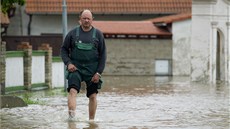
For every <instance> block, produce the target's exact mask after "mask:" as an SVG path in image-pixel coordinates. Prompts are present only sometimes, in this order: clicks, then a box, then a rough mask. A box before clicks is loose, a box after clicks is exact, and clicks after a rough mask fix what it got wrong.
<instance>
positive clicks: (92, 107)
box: [89, 93, 97, 120]
mask: <svg viewBox="0 0 230 129" xmlns="http://www.w3.org/2000/svg"><path fill="white" fill-rule="evenodd" d="M96 110H97V94H96V93H94V94H91V95H90V96H89V120H94V117H95V114H96Z"/></svg>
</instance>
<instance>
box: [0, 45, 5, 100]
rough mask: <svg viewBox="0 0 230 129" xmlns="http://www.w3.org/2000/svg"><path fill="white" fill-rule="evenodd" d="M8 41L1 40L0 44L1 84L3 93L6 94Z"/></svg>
mask: <svg viewBox="0 0 230 129" xmlns="http://www.w3.org/2000/svg"><path fill="white" fill-rule="evenodd" d="M5 75H6V42H2V41H1V46H0V86H1V95H4V94H5V82H6V76H5Z"/></svg>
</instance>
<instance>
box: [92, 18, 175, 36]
mask: <svg viewBox="0 0 230 129" xmlns="http://www.w3.org/2000/svg"><path fill="white" fill-rule="evenodd" d="M93 26H94V27H96V28H98V29H100V30H101V31H102V32H103V33H104V34H115V35H168V36H170V35H172V34H171V33H170V32H167V31H165V30H162V29H160V28H157V27H156V26H154V25H153V24H152V22H151V21H93Z"/></svg>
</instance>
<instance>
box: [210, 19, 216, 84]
mask: <svg viewBox="0 0 230 129" xmlns="http://www.w3.org/2000/svg"><path fill="white" fill-rule="evenodd" d="M211 24H212V40H211V43H210V61H209V67H210V75H209V76H210V82H211V83H216V49H217V24H218V22H211Z"/></svg>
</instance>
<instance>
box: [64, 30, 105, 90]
mask: <svg viewBox="0 0 230 129" xmlns="http://www.w3.org/2000/svg"><path fill="white" fill-rule="evenodd" d="M79 29H80V28H79V27H77V28H76V37H77V40H76V41H75V46H74V49H73V50H72V52H71V60H72V63H73V64H74V65H75V66H77V70H78V72H79V73H80V75H81V81H85V82H86V84H87V86H89V85H91V83H92V82H90V81H91V79H92V77H93V75H94V74H95V73H96V72H97V68H98V56H97V53H98V51H97V47H96V44H95V43H94V39H95V38H96V29H95V28H93V35H92V38H91V39H92V40H91V42H89V43H84V42H82V41H80V40H79V31H80V30H79ZM73 75H75V74H72V73H71V72H68V74H67V79H68V78H69V76H73ZM76 77H78V78H79V76H76ZM71 78H72V77H71ZM74 78H75V77H74ZM69 81H71V80H69ZM101 84H102V80H101V79H100V80H99V83H98V89H100V88H101Z"/></svg>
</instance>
